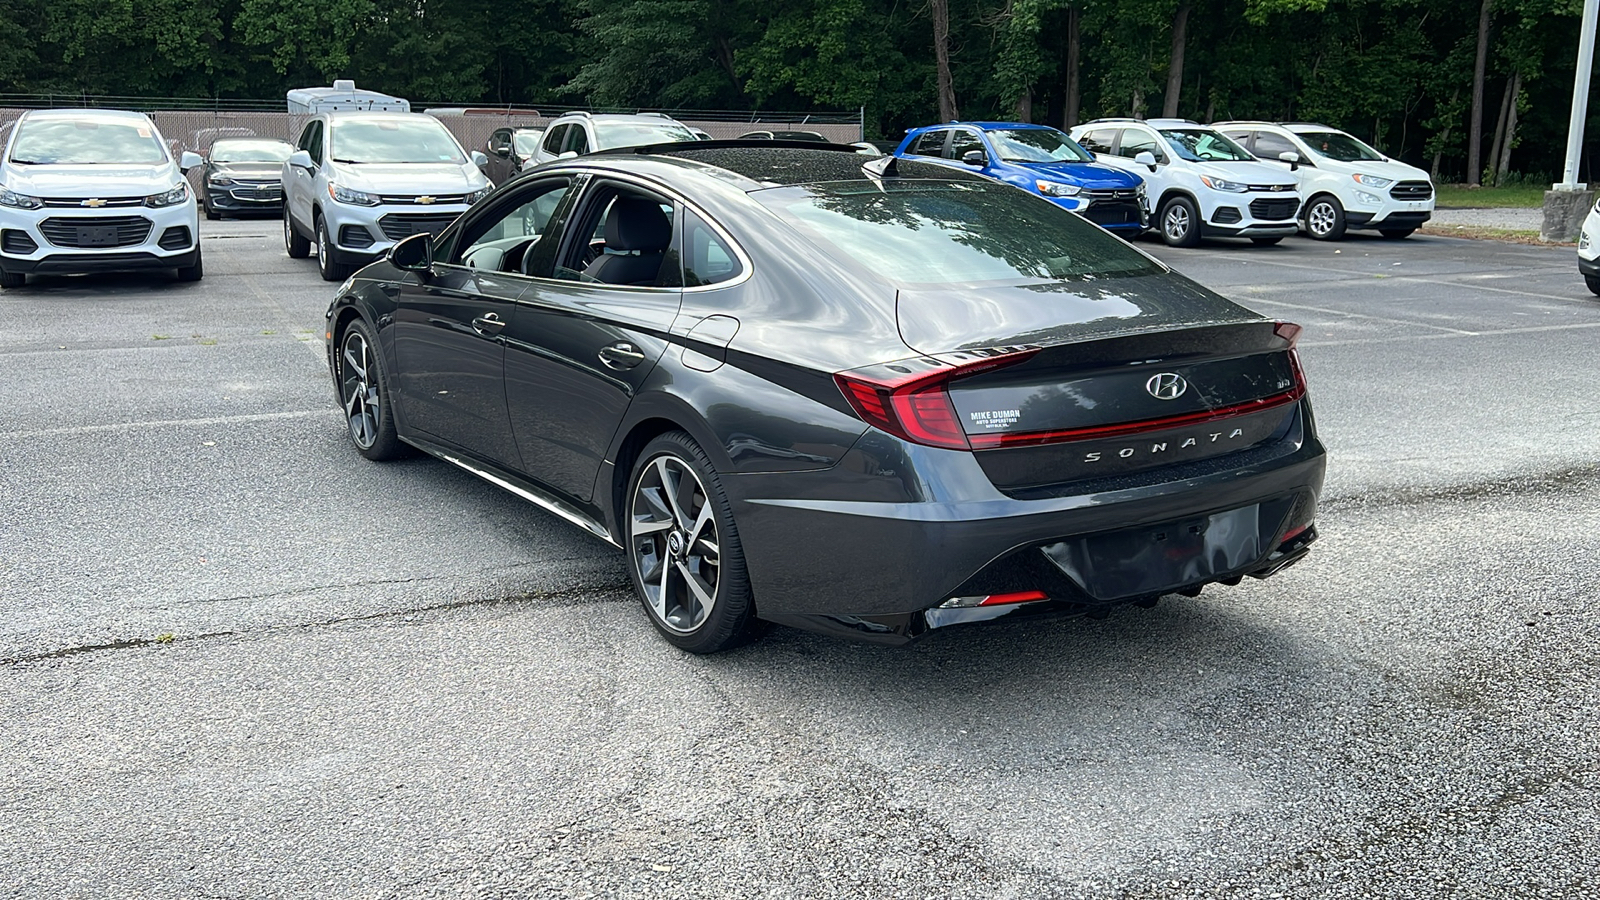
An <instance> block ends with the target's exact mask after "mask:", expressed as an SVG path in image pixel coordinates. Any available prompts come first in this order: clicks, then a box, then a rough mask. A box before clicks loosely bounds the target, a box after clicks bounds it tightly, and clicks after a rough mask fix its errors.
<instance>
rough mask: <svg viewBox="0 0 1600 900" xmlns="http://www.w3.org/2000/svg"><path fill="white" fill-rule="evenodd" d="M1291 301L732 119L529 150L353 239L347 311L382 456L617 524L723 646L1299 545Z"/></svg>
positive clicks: (1074, 595)
mask: <svg viewBox="0 0 1600 900" xmlns="http://www.w3.org/2000/svg"><path fill="white" fill-rule="evenodd" d="M1298 332H1299V328H1298V327H1297V326H1295V325H1291V324H1287V323H1282V322H1274V321H1271V320H1267V319H1263V318H1261V317H1260V316H1258V315H1256V314H1255V313H1252V312H1250V311H1248V310H1245V309H1242V308H1240V307H1238V306H1236V305H1234V304H1232V303H1230V302H1228V301H1227V300H1225V299H1223V298H1222V297H1220V296H1218V295H1216V294H1214V293H1212V292H1210V291H1208V290H1206V289H1205V288H1202V287H1200V286H1199V285H1197V284H1195V283H1194V282H1192V281H1190V280H1188V279H1187V278H1184V277H1182V276H1180V275H1177V274H1175V273H1173V272H1172V271H1170V270H1169V269H1167V268H1166V267H1165V266H1163V265H1162V264H1161V263H1159V262H1157V261H1155V260H1153V259H1151V258H1150V257H1148V256H1146V255H1144V254H1143V253H1141V252H1140V251H1138V250H1137V249H1134V248H1132V247H1130V246H1128V245H1127V244H1126V243H1125V242H1123V241H1121V240H1118V239H1117V238H1115V237H1112V236H1111V235H1109V234H1107V233H1105V232H1104V231H1101V230H1100V229H1098V228H1096V227H1094V226H1093V225H1090V224H1088V223H1086V222H1084V221H1083V220H1082V219H1080V218H1078V217H1077V216H1074V215H1073V214H1071V213H1069V212H1066V211H1064V210H1062V209H1060V208H1059V207H1057V206H1055V205H1054V204H1052V203H1050V202H1048V201H1046V200H1043V199H1040V198H1039V197H1036V196H1032V195H1030V194H1027V193H1025V192H1023V191H1019V190H1016V189H1014V188H1011V187H1008V186H1006V185H1001V184H995V183H993V182H989V181H986V180H981V179H979V178H977V177H976V176H971V175H967V174H965V173H961V172H958V171H952V170H950V169H948V168H944V167H938V166H934V165H931V164H922V163H916V162H907V161H903V160H898V161H897V160H894V159H892V158H881V159H876V160H871V161H866V162H865V164H863V159H862V157H861V156H860V155H858V154H856V153H855V152H854V151H853V149H852V148H848V147H838V146H833V145H819V146H817V148H816V149H801V148H800V146H799V145H796V144H788V145H775V146H768V147H756V146H752V145H751V144H749V143H748V142H716V141H713V142H702V143H698V144H693V145H684V144H674V145H659V146H655V147H647V148H639V149H636V150H627V151H614V152H609V153H603V154H597V155H592V156H587V157H583V158H579V159H573V160H564V161H560V162H556V163H552V164H548V165H545V166H541V167H538V168H536V169H533V170H531V171H529V172H527V173H525V174H523V175H522V176H520V177H518V178H516V179H513V180H512V181H510V182H508V183H507V184H505V185H503V186H502V187H501V188H499V189H498V190H497V191H496V192H495V193H494V194H493V195H492V196H491V197H490V198H488V199H487V200H485V201H483V202H480V203H479V204H477V205H476V206H474V207H473V208H472V209H471V210H470V211H468V212H467V213H466V214H464V215H463V216H462V217H461V218H460V219H458V220H457V221H456V222H455V224H453V225H452V226H451V227H450V228H448V229H446V230H445V231H444V232H443V233H442V234H440V235H439V236H438V237H437V238H435V237H433V236H430V235H417V236H414V237H412V238H409V239H407V240H405V241H402V242H401V243H400V244H398V245H397V246H396V247H395V248H394V249H393V250H392V251H391V252H390V253H389V254H388V256H387V257H386V258H385V259H384V260H381V261H379V262H377V263H374V264H373V265H371V266H369V267H367V268H366V269H363V270H362V271H360V272H358V273H357V274H356V275H355V276H354V277H353V278H352V279H351V280H350V281H349V282H348V283H347V284H346V285H345V286H344V287H343V288H342V289H341V291H340V293H339V294H338V296H337V297H336V298H335V299H334V301H333V303H332V305H331V306H330V308H329V310H328V328H327V337H328V359H329V363H330V366H331V369H332V374H333V381H334V384H335V387H336V389H337V392H338V397H339V402H340V404H341V405H342V407H343V409H344V411H345V414H346V418H347V421H348V423H349V434H350V437H351V439H352V440H353V442H354V444H355V447H356V449H357V450H358V451H359V452H360V453H361V454H362V455H364V456H366V457H368V458H370V459H379V460H381V459H389V458H392V457H395V456H398V455H400V454H401V453H402V452H404V451H406V450H407V449H408V448H418V449H421V450H423V451H426V452H428V453H431V454H433V455H434V456H436V457H438V458H440V459H443V460H445V461H447V462H450V463H452V464H454V465H456V466H459V467H461V468H463V469H465V470H466V471H469V472H472V473H473V474H476V475H478V476H480V477H482V478H485V479H487V480H489V481H491V482H493V483H494V484H497V485H499V486H501V487H502V488H505V489H506V490H508V491H511V492H513V493H515V494H517V495H519V496H522V497H524V498H526V499H527V500H529V501H531V502H533V503H535V504H537V505H539V506H541V507H543V508H544V509H545V510H548V511H549V512H551V513H553V514H555V515H557V516H559V517H561V518H563V519H565V520H567V521H568V522H571V523H572V524H574V525H577V526H578V527H580V528H583V529H585V530H587V531H589V532H590V533H591V534H593V535H594V536H595V537H596V538H598V539H600V540H603V541H606V542H608V543H611V544H614V545H615V546H617V547H619V548H621V549H622V550H623V552H624V554H625V555H626V558H627V564H628V566H629V569H630V571H631V573H632V576H633V583H634V586H635V588H636V590H637V593H638V596H639V599H640V601H641V602H642V604H643V606H644V609H645V610H646V612H647V613H648V615H649V617H650V620H651V621H652V622H653V623H654V625H655V627H656V628H657V629H659V631H660V632H661V633H662V634H663V635H664V636H665V637H666V638H667V640H669V641H671V642H672V643H674V644H676V645H678V646H679V647H682V648H685V649H687V650H691V651H694V652H711V651H716V650H720V649H723V648H726V647H729V646H732V645H734V644H737V643H739V642H740V641H742V640H744V639H746V638H747V637H748V636H749V635H750V634H752V633H753V629H754V626H755V625H756V623H757V621H758V620H765V621H769V622H781V623H787V624H792V625H798V626H801V627H806V628H812V629H818V630H822V631H826V632H830V633H833V634H838V635H848V636H854V637H859V638H865V639H870V640H878V641H884V642H894V643H898V642H904V641H906V640H909V639H912V638H914V637H916V636H918V635H920V634H923V633H925V632H926V631H928V630H929V629H932V628H938V627H942V626H947V625H952V624H957V623H965V622H975V621H981V620H986V619H994V618H997V617H1001V616H1016V615H1026V614H1031V613H1042V612H1081V613H1090V614H1094V613H1097V612H1100V611H1103V610H1105V609H1106V608H1108V607H1109V606H1111V605H1113V604H1119V603H1144V604H1148V603H1151V602H1154V601H1155V599H1156V598H1158V597H1160V596H1161V595H1164V594H1169V593H1182V594H1187V595H1190V596H1193V595H1194V594H1197V593H1198V592H1199V591H1200V590H1201V589H1202V588H1203V587H1205V586H1206V585H1208V584H1212V583H1215V582H1221V583H1224V584H1237V583H1238V582H1239V581H1240V580H1241V579H1242V578H1243V577H1244V576H1247V575H1249V576H1256V577H1266V576H1268V575H1271V574H1273V573H1275V572H1277V571H1279V570H1281V569H1282V568H1284V567H1286V566H1288V565H1291V564H1293V563H1295V562H1297V561H1298V560H1299V559H1300V558H1301V557H1302V556H1303V555H1304V554H1305V553H1306V552H1307V549H1308V547H1309V545H1310V544H1311V542H1312V541H1313V540H1314V539H1315V537H1316V532H1315V529H1314V528H1313V525H1312V523H1313V519H1314V517H1315V513H1316V508H1317V495H1318V493H1319V491H1320V489H1321V485H1322V476H1323V467H1324V452H1323V448H1322V445H1321V444H1320V443H1319V442H1318V441H1317V438H1316V436H1315V433H1314V429H1313V424H1312V416H1311V409H1310V405H1309V400H1308V398H1307V395H1306V385H1305V380H1304V376H1303V374H1302V372H1301V369H1300V365H1299V361H1298V358H1297V356H1296V353H1295V349H1294V346H1295V339H1296V336H1297V334H1298Z"/></svg>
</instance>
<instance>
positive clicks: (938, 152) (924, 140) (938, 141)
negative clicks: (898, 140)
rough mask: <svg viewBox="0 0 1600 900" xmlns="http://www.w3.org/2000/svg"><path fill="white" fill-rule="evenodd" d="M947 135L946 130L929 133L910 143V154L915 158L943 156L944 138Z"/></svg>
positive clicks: (947, 131) (947, 130)
mask: <svg viewBox="0 0 1600 900" xmlns="http://www.w3.org/2000/svg"><path fill="white" fill-rule="evenodd" d="M949 133H950V131H949V129H946V128H940V129H939V130H937V131H930V132H928V133H927V134H924V135H923V136H922V137H919V138H917V139H916V140H915V141H913V142H912V144H911V150H910V152H911V153H912V154H914V155H916V156H944V137H945V135H947V134H949Z"/></svg>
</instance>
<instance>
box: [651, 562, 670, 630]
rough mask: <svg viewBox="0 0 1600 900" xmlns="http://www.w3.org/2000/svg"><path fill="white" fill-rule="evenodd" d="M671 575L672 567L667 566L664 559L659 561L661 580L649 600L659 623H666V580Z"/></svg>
mask: <svg viewBox="0 0 1600 900" xmlns="http://www.w3.org/2000/svg"><path fill="white" fill-rule="evenodd" d="M671 575H672V567H671V566H669V565H667V560H666V557H664V556H663V557H662V559H661V579H660V581H659V582H658V583H657V586H656V595H655V596H654V597H652V598H650V599H651V603H650V606H651V607H652V608H653V609H655V611H656V616H657V617H658V618H660V619H661V621H663V622H665V621H667V578H668V577H669V576H671Z"/></svg>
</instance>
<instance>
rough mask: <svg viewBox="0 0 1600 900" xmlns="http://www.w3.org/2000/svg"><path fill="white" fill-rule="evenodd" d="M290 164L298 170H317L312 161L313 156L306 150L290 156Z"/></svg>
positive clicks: (297, 151)
mask: <svg viewBox="0 0 1600 900" xmlns="http://www.w3.org/2000/svg"><path fill="white" fill-rule="evenodd" d="M288 163H289V165H291V166H294V167H295V168H297V169H315V168H316V167H317V164H316V163H314V162H312V161H311V154H309V153H307V152H306V151H304V150H296V151H295V152H293V153H291V154H289V159H288Z"/></svg>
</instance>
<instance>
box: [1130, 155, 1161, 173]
mask: <svg viewBox="0 0 1600 900" xmlns="http://www.w3.org/2000/svg"><path fill="white" fill-rule="evenodd" d="M1133 161H1134V162H1136V163H1138V164H1139V165H1141V166H1148V167H1149V169H1150V171H1152V172H1154V171H1155V170H1156V155H1155V154H1154V153H1151V152H1150V151H1149V150H1140V151H1139V152H1138V153H1137V154H1135V155H1134V157H1133Z"/></svg>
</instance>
